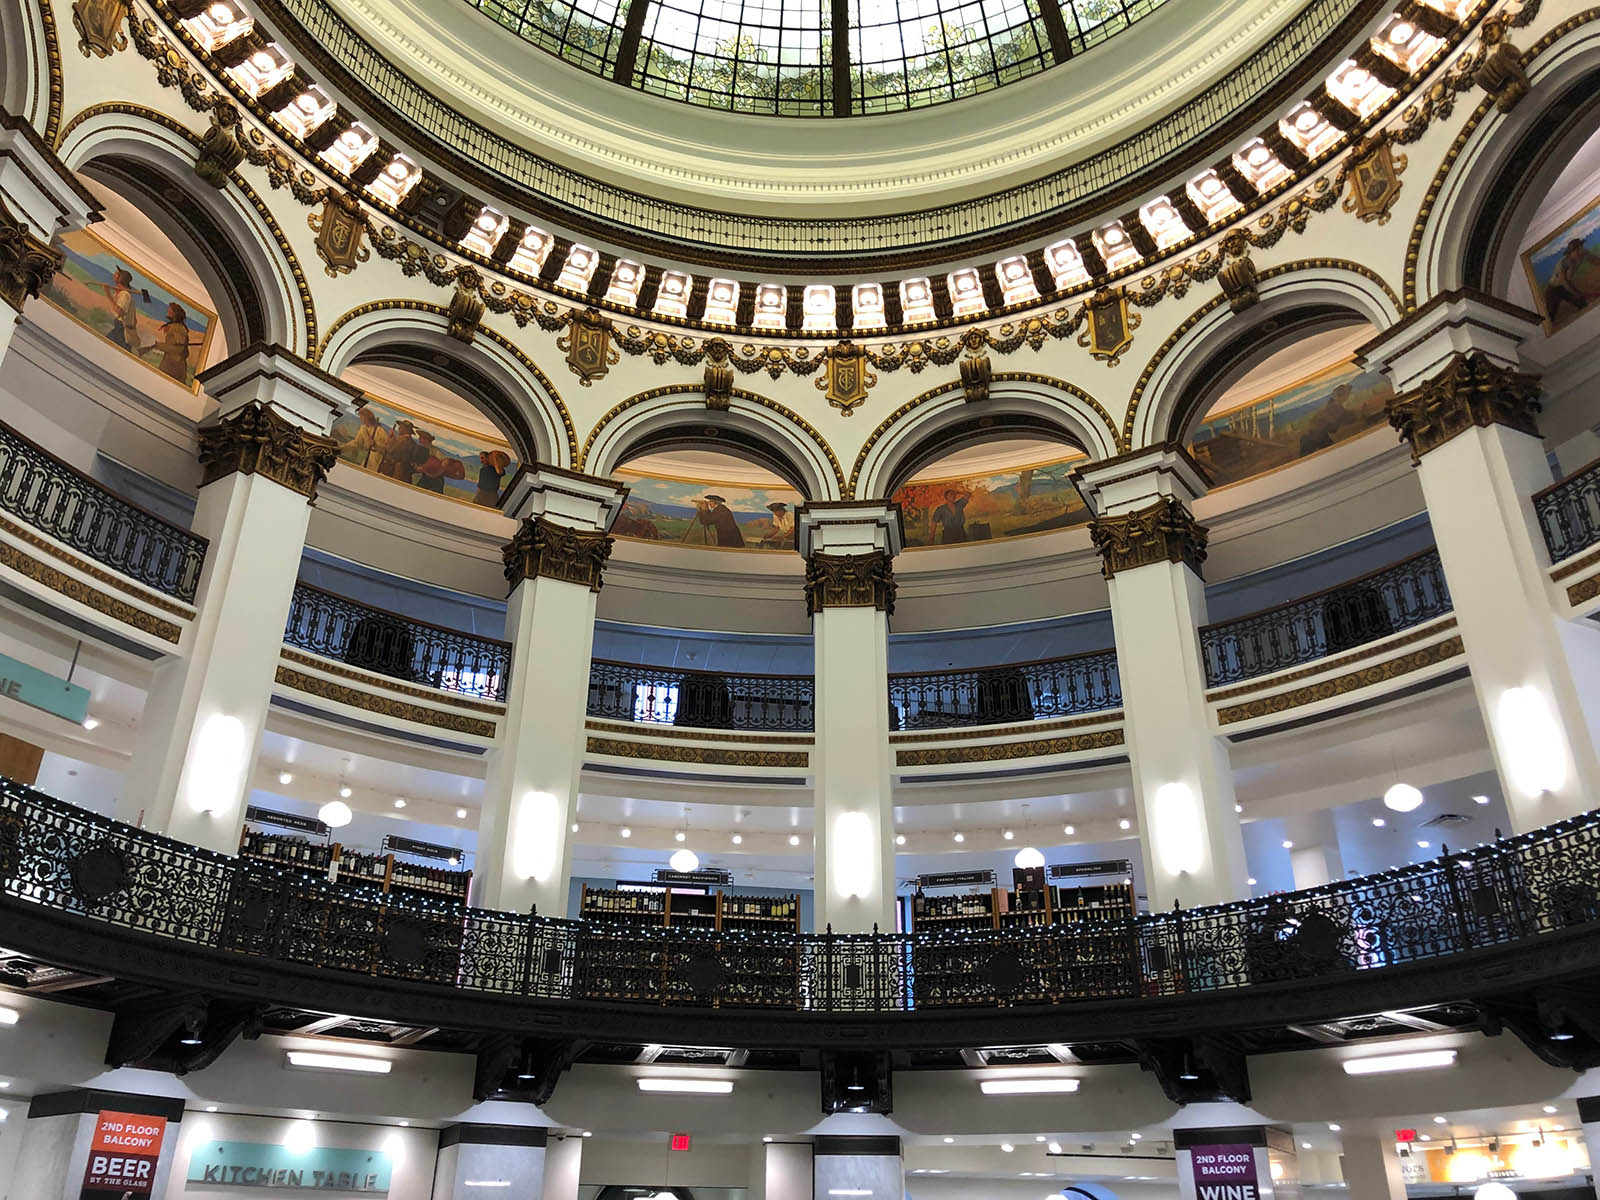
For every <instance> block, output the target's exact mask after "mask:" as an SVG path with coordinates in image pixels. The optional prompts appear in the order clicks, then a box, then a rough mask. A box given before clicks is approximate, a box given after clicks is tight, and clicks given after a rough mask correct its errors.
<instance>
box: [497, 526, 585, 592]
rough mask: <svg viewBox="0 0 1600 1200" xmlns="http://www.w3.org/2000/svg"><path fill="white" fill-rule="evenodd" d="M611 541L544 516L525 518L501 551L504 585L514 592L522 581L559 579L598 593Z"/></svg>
mask: <svg viewBox="0 0 1600 1200" xmlns="http://www.w3.org/2000/svg"><path fill="white" fill-rule="evenodd" d="M612 545H613V539H612V538H611V536H610V535H609V534H606V533H603V532H601V531H600V530H597V529H574V528H572V527H571V526H570V525H562V524H559V523H558V522H556V521H552V520H549V519H548V518H546V517H529V518H525V519H524V520H523V522H522V525H521V527H520V528H518V530H517V534H516V536H515V537H514V538H512V539H511V540H510V541H509V542H507V543H506V545H505V548H504V549H503V550H502V551H501V555H500V557H501V559H502V560H503V561H504V563H505V572H506V582H507V583H508V584H510V585H511V587H512V588H513V589H515V588H516V586H517V584H519V583H521V582H522V581H523V580H525V579H535V578H539V579H559V580H561V581H562V582H564V583H578V584H582V585H583V586H584V587H586V588H588V589H589V590H590V591H591V592H598V591H599V590H600V586H601V577H602V576H603V575H604V573H605V569H606V561H607V560H608V559H609V558H610V557H611V547H612Z"/></svg>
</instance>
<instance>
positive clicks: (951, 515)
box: [894, 454, 1089, 546]
mask: <svg viewBox="0 0 1600 1200" xmlns="http://www.w3.org/2000/svg"><path fill="white" fill-rule="evenodd" d="M1084 461H1085V459H1084V456H1083V455H1082V454H1072V455H1069V456H1067V457H1063V458H1059V459H1055V460H1052V461H1049V462H1042V463H1034V464H1033V465H1031V466H1026V467H1011V468H1008V469H1006V470H1004V471H995V472H992V473H990V474H981V475H963V476H957V477H953V478H947V479H916V480H913V481H911V482H910V483H907V484H905V485H903V486H902V487H901V488H900V490H899V491H897V492H895V494H894V499H895V500H896V501H897V502H898V503H899V505H900V514H901V518H902V520H903V521H904V523H905V532H906V545H907V546H958V545H962V544H964V543H966V542H983V541H990V540H992V539H994V538H1008V537H1018V536H1021V535H1023V534H1029V533H1046V532H1048V531H1050V530H1052V529H1066V528H1067V527H1068V526H1071V525H1081V524H1083V523H1084V522H1086V521H1087V520H1088V519H1089V510H1088V508H1087V507H1086V506H1085V505H1084V503H1083V500H1082V498H1081V497H1080V496H1079V495H1078V492H1077V489H1076V488H1074V487H1073V486H1072V478H1071V477H1072V472H1073V470H1074V469H1075V468H1077V467H1079V466H1081V465H1082V464H1083V463H1084Z"/></svg>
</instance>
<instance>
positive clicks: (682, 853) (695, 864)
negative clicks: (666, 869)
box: [667, 850, 700, 875]
mask: <svg viewBox="0 0 1600 1200" xmlns="http://www.w3.org/2000/svg"><path fill="white" fill-rule="evenodd" d="M667 862H668V863H669V864H671V866H672V869H673V870H674V871H681V872H682V873H683V874H685V875H687V874H688V873H689V872H690V871H698V870H699V869H700V856H699V855H698V854H696V853H695V852H694V851H693V850H675V851H673V854H672V857H671V858H669V859H668V860H667Z"/></svg>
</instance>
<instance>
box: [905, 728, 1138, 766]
mask: <svg viewBox="0 0 1600 1200" xmlns="http://www.w3.org/2000/svg"><path fill="white" fill-rule="evenodd" d="M1122 744H1123V738H1122V730H1121V728H1116V729H1100V730H1096V731H1095V732H1093V733H1073V734H1068V735H1066V736H1064V737H1053V738H1036V739H1034V740H1033V741H1025V742H990V743H988V744H986V745H981V746H933V747H929V748H927V749H925V750H896V751H895V752H894V764H895V766H897V767H942V766H950V765H953V764H956V763H975V762H1009V761H1011V760H1012V759H1017V758H1045V757H1048V756H1051V755H1056V754H1082V753H1084V752H1085V751H1090V750H1115V749H1116V748H1117V747H1119V746H1121V745H1122Z"/></svg>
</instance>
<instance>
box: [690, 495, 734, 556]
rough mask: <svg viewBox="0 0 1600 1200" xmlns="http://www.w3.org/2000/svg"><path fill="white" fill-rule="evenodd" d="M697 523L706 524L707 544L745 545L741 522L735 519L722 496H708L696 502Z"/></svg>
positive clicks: (694, 522)
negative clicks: (740, 529) (740, 530)
mask: <svg viewBox="0 0 1600 1200" xmlns="http://www.w3.org/2000/svg"><path fill="white" fill-rule="evenodd" d="M695 525H701V526H704V528H705V531H706V544H707V545H709V546H738V547H741V548H742V547H743V546H744V534H742V533H740V532H739V522H737V521H735V520H734V519H733V513H731V512H729V511H728V504H727V501H725V500H724V499H723V498H722V497H721V496H707V497H706V498H705V499H704V500H696V501H695V502H694V521H693V522H691V524H690V526H689V527H690V528H691V529H692V528H694V526H695Z"/></svg>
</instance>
